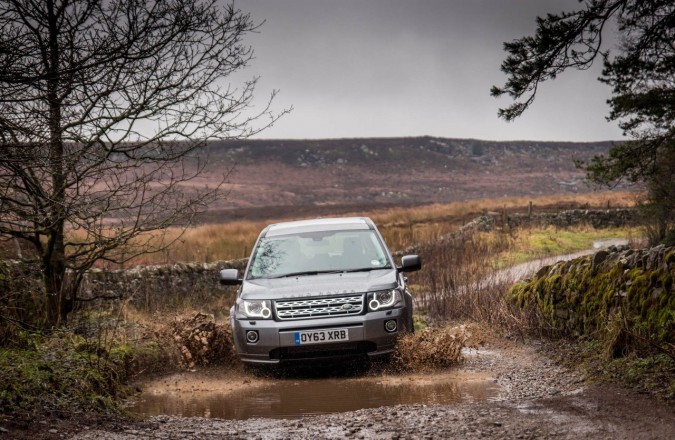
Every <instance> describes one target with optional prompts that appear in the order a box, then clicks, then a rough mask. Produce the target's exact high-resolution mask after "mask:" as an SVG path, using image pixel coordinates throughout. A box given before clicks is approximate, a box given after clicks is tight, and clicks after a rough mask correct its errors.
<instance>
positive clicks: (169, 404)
mask: <svg viewBox="0 0 675 440" xmlns="http://www.w3.org/2000/svg"><path fill="white" fill-rule="evenodd" d="M404 379H405V378H399V379H398V380H387V379H383V378H368V379H365V378H362V379H344V378H343V379H303V380H292V379H291V380H287V379H282V380H274V381H269V382H266V383H263V384H262V385H260V386H255V387H250V388H246V389H243V390H242V389H240V390H236V391H230V392H227V391H223V390H220V391H197V392H162V393H149V392H145V393H144V394H142V395H141V396H140V399H139V400H138V402H137V403H136V404H135V405H134V406H133V407H131V408H130V410H131V412H133V413H136V414H139V415H142V416H153V415H160V414H168V415H177V416H185V417H189V416H197V417H213V418H223V419H248V418H252V417H268V418H300V417H302V416H305V415H314V414H325V413H333V412H345V411H354V410H358V409H363V408H376V407H380V406H391V405H398V404H412V403H425V404H447V403H457V402H466V401H485V400H488V399H490V398H493V397H496V396H497V393H498V388H497V385H496V384H494V383H493V381H491V380H486V379H480V380H467V379H462V380H460V379H456V378H455V379H453V378H451V377H448V376H439V377H431V378H427V380H422V381H420V380H412V379H409V380H408V381H406V380H404Z"/></svg>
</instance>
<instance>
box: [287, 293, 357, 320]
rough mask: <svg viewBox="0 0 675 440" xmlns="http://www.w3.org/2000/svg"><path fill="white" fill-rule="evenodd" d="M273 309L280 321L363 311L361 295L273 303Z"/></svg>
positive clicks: (354, 313)
mask: <svg viewBox="0 0 675 440" xmlns="http://www.w3.org/2000/svg"><path fill="white" fill-rule="evenodd" d="M274 308H275V310H276V313H277V318H279V319H280V320H282V321H288V320H292V319H310V318H324V317H328V316H345V315H359V314H360V313H361V312H362V311H363V294H360V295H352V296H341V297H332V298H316V299H299V300H286V301H275V302H274Z"/></svg>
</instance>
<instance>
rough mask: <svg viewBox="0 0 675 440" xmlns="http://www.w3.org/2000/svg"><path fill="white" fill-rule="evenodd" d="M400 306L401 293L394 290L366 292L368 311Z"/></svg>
mask: <svg viewBox="0 0 675 440" xmlns="http://www.w3.org/2000/svg"><path fill="white" fill-rule="evenodd" d="M400 304H401V293H400V292H399V291H398V290H396V289H392V290H379V291H377V292H368V310H369V311H371V312H374V311H376V310H382V309H390V308H392V307H395V306H397V305H400Z"/></svg>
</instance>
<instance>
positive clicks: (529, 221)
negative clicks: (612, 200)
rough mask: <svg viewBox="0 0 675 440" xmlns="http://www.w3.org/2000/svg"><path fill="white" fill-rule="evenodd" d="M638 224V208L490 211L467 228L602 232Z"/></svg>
mask: <svg viewBox="0 0 675 440" xmlns="http://www.w3.org/2000/svg"><path fill="white" fill-rule="evenodd" d="M637 223H638V218H637V212H636V211H635V210H634V209H627V208H617V209H568V210H565V211H558V212H538V213H537V212H533V213H531V214H529V215H528V214H519V213H517V214H508V213H506V214H505V213H499V212H486V213H484V214H483V215H481V216H480V217H478V218H476V219H474V220H473V221H471V222H470V223H467V224H466V225H464V227H463V229H465V230H466V229H471V228H473V229H476V230H479V231H491V230H492V229H494V228H495V227H504V226H507V227H510V228H513V227H521V226H523V227H524V226H543V227H545V226H556V227H559V228H567V227H570V226H577V225H591V226H593V227H594V228H597V229H602V228H609V227H620V226H634V225H636V224H637Z"/></svg>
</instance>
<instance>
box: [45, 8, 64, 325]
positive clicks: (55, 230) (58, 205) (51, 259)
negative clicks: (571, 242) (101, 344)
mask: <svg viewBox="0 0 675 440" xmlns="http://www.w3.org/2000/svg"><path fill="white" fill-rule="evenodd" d="M47 10H48V22H49V43H48V47H49V63H48V66H47V72H48V75H47V102H48V105H49V116H48V125H49V159H50V168H51V169H50V173H51V179H52V196H51V200H50V209H49V211H50V213H49V214H50V215H49V217H50V219H49V222H48V224H47V229H48V230H49V233H48V237H49V238H48V243H47V247H46V250H45V254H44V256H43V264H44V273H45V292H46V294H47V324H48V325H51V326H53V327H56V326H58V325H60V324H61V323H63V322H65V318H66V315H67V313H68V311H67V303H68V301H67V299H68V298H67V296H66V293H67V292H65V289H64V288H65V283H64V281H65V276H66V248H65V243H64V229H65V215H66V214H65V201H66V191H65V185H66V178H65V170H64V162H63V160H64V157H63V155H64V148H63V135H62V129H61V101H60V99H59V87H60V82H61V78H60V64H59V63H60V54H59V43H58V29H57V18H56V16H55V11H54V4H53V0H47Z"/></svg>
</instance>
